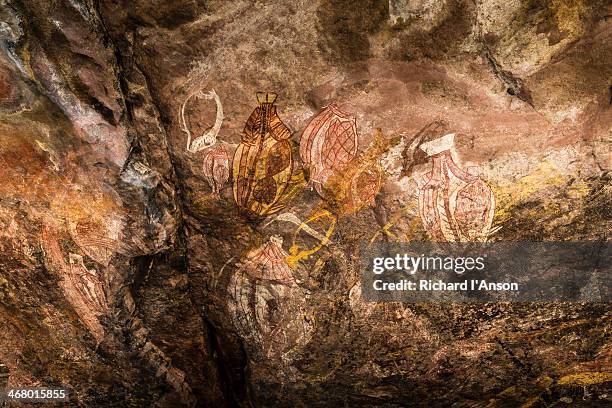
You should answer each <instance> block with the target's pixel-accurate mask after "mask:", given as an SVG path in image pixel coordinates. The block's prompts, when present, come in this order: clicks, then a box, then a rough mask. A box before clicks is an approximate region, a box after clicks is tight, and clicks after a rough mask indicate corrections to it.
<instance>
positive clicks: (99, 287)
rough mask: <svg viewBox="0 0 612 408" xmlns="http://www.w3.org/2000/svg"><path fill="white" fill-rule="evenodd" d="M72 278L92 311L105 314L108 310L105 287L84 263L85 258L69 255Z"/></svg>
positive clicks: (96, 274)
mask: <svg viewBox="0 0 612 408" xmlns="http://www.w3.org/2000/svg"><path fill="white" fill-rule="evenodd" d="M69 264H70V277H69V279H70V280H71V282H72V284H73V285H74V287H75V288H76V289H77V291H78V292H79V294H80V295H81V298H82V299H83V301H84V302H85V303H87V305H88V306H89V307H90V309H92V310H96V311H98V312H99V313H104V312H106V311H107V310H108V303H107V300H106V293H105V289H104V285H103V284H102V281H101V279H100V277H99V276H98V273H97V272H96V271H95V270H94V269H89V268H87V267H86V266H85V264H84V263H83V257H82V256H81V255H77V254H69Z"/></svg>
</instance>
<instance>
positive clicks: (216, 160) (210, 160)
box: [203, 146, 229, 198]
mask: <svg viewBox="0 0 612 408" xmlns="http://www.w3.org/2000/svg"><path fill="white" fill-rule="evenodd" d="M203 167H204V178H205V179H206V182H207V183H208V185H210V188H211V189H212V194H213V196H214V197H216V198H219V197H220V194H219V193H220V191H221V189H222V188H223V185H224V184H225V183H226V182H227V180H229V156H228V155H227V151H226V150H225V149H224V148H223V147H221V146H218V147H213V148H210V149H208V150H206V153H205V155H204V164H203Z"/></svg>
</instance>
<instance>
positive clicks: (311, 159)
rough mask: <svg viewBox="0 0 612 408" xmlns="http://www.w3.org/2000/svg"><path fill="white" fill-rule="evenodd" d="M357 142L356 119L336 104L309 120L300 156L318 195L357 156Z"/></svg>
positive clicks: (302, 140) (301, 141)
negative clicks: (328, 181)
mask: <svg viewBox="0 0 612 408" xmlns="http://www.w3.org/2000/svg"><path fill="white" fill-rule="evenodd" d="M357 144H358V141H357V120H356V119H355V117H353V116H351V115H349V114H347V113H345V112H343V111H341V110H340V109H339V108H338V107H337V106H336V105H334V104H331V105H329V106H326V107H325V108H324V109H323V110H321V112H319V114H318V115H317V116H315V117H314V118H313V119H312V120H311V121H310V123H308V125H307V126H306V128H305V129H304V132H302V137H301V138H300V157H301V158H302V162H303V163H304V165H305V166H306V167H308V168H309V170H310V183H311V185H312V186H313V187H314V188H315V190H317V192H318V193H319V195H321V196H323V186H324V185H325V182H326V181H327V179H328V178H329V177H330V176H331V175H332V174H334V173H335V172H336V171H338V170H340V169H342V168H343V167H344V166H346V165H347V164H348V163H349V162H350V161H351V160H352V159H353V158H354V157H355V154H356V153H357Z"/></svg>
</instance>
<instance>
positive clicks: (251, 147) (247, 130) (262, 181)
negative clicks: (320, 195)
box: [232, 92, 293, 216]
mask: <svg viewBox="0 0 612 408" xmlns="http://www.w3.org/2000/svg"><path fill="white" fill-rule="evenodd" d="M257 100H258V102H259V106H258V107H257V108H255V110H254V111H253V113H252V114H251V116H249V119H248V120H247V122H246V125H245V126H244V131H243V134H242V141H241V142H240V145H238V148H237V149H236V152H235V154H234V159H233V163H232V175H233V183H234V185H233V190H234V199H235V200H236V203H237V204H238V206H239V207H240V208H242V209H244V210H247V211H248V212H249V213H251V214H255V215H260V216H264V215H268V214H271V213H274V212H276V211H278V210H280V209H281V208H282V204H280V203H279V201H280V199H281V198H282V196H283V193H284V192H285V190H286V189H287V187H288V186H289V182H290V180H291V172H292V169H293V157H292V153H291V143H290V142H289V138H290V137H291V132H290V131H289V129H288V128H287V126H285V124H284V123H283V122H282V121H281V120H280V118H279V117H278V114H277V113H276V105H274V102H275V100H276V94H274V93H263V92H258V93H257Z"/></svg>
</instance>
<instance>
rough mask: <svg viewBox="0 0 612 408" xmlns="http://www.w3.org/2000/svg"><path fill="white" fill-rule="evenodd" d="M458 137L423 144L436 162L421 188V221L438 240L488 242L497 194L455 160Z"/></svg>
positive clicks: (448, 137)
mask: <svg viewBox="0 0 612 408" xmlns="http://www.w3.org/2000/svg"><path fill="white" fill-rule="evenodd" d="M454 136H455V135H454V134H448V135H445V136H443V137H441V138H439V139H436V140H433V141H431V142H427V143H424V144H423V145H421V149H422V150H424V151H425V153H427V154H428V155H429V156H430V157H431V158H432V161H433V162H432V168H431V171H429V172H428V173H427V174H426V175H425V178H424V180H422V185H421V187H420V194H419V212H420V215H421V220H422V222H423V226H424V227H425V229H426V230H427V232H428V233H429V235H430V236H431V237H432V238H433V239H435V240H436V241H440V242H484V241H486V240H487V238H488V236H489V234H490V232H491V227H492V224H493V215H494V212H495V197H494V195H493V191H492V190H491V187H489V186H488V185H487V183H486V182H485V181H484V180H482V179H481V178H480V177H478V176H476V175H474V174H471V173H470V172H467V171H465V170H463V169H462V168H461V167H459V165H458V164H457V163H456V162H455V160H454V159H453V156H452V154H451V149H452V148H453V141H454Z"/></svg>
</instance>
